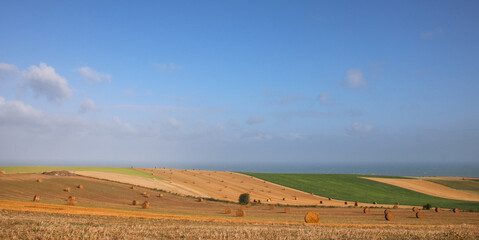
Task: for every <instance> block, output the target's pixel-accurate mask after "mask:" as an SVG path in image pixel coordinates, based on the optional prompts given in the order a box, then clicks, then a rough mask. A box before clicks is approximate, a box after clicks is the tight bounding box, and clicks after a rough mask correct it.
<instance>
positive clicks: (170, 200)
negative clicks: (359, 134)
mask: <svg viewBox="0 0 479 240" xmlns="http://www.w3.org/2000/svg"><path fill="white" fill-rule="evenodd" d="M39 176H42V177H43V180H44V181H43V182H42V183H38V182H36V181H35V180H36V179H37V178H38V177H39ZM79 184H82V185H83V186H84V188H83V189H79V188H76V187H75V186H77V185H79ZM130 186H131V185H129V184H122V183H117V182H112V181H105V180H100V179H94V178H88V177H83V176H44V175H40V174H6V175H3V176H2V177H1V178H0V189H1V190H2V191H0V209H5V210H14V211H32V212H44V213H59V214H75V215H99V216H124V217H134V218H138V217H139V218H152V219H180V220H194V221H214V222H217V221H220V222H240V223H262V224H263V223H278V224H279V223H282V224H289V225H291V224H304V216H305V214H306V213H307V212H309V211H315V212H318V213H319V214H320V216H321V222H320V225H331V226H364V227H365V226H378V225H384V226H389V225H404V226H406V225H407V226H412V225H417V226H423V225H442V224H474V225H477V224H479V213H473V212H460V213H453V212H451V211H442V212H440V213H435V212H433V211H426V212H424V215H425V216H424V218H422V219H417V218H416V217H415V215H414V213H413V212H412V211H411V209H392V211H393V212H394V214H395V215H396V219H395V220H394V221H392V222H388V221H386V220H385V219H384V213H383V211H384V209H382V208H379V207H378V208H371V213H370V214H364V213H363V211H362V208H355V207H352V206H350V207H341V208H340V207H325V206H322V207H291V208H290V209H291V211H290V213H285V212H284V209H283V208H279V207H278V208H275V209H274V210H270V208H269V206H268V205H263V204H261V205H253V206H251V207H247V208H246V209H245V211H246V217H243V218H239V217H236V216H235V214H234V213H235V211H236V210H237V209H239V205H238V204H234V203H228V202H219V201H210V200H205V201H204V202H198V201H197V200H196V198H190V197H184V196H179V195H175V194H171V193H166V192H160V191H158V190H152V189H148V188H143V187H137V188H135V189H134V190H132V189H130ZM65 187H71V192H69V193H67V192H64V191H63V189H64V188H65ZM144 192H146V193H147V194H149V195H150V197H148V198H146V197H144V196H143V195H142V193H144ZM159 193H162V194H163V197H162V198H160V197H157V196H158V195H159ZM34 195H38V196H40V202H32V199H33V196H34ZM68 196H74V197H75V198H76V201H77V202H78V203H77V205H76V206H67V205H66V199H67V198H68ZM133 200H137V201H139V202H140V203H142V202H143V201H145V200H148V201H149V202H150V208H149V209H142V208H141V206H134V205H132V201H133ZM343 204H344V203H343ZM226 208H231V209H232V210H233V211H232V213H231V214H225V209H226Z"/></svg>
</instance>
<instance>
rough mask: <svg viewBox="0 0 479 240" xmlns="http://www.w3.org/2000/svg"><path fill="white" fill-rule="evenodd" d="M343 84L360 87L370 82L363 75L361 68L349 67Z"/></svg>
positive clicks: (354, 87) (352, 87)
mask: <svg viewBox="0 0 479 240" xmlns="http://www.w3.org/2000/svg"><path fill="white" fill-rule="evenodd" d="M343 84H344V85H345V86H346V87H348V88H351V89H358V88H361V87H364V86H366V85H367V84H368V81H367V80H366V79H365V78H364V76H363V71H362V70H361V69H349V70H348V71H347V72H346V77H345V78H344V81H343Z"/></svg>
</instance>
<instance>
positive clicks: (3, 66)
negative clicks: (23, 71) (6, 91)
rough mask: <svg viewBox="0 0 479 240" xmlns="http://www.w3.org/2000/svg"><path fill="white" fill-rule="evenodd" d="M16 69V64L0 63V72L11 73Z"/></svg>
mask: <svg viewBox="0 0 479 240" xmlns="http://www.w3.org/2000/svg"><path fill="white" fill-rule="evenodd" d="M16 71H18V68H17V66H15V65H13V64H8V63H0V72H4V73H12V72H16Z"/></svg>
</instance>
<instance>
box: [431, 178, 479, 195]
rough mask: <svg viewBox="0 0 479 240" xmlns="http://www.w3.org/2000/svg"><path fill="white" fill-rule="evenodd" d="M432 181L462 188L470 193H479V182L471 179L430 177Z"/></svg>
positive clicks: (458, 188)
mask: <svg viewBox="0 0 479 240" xmlns="http://www.w3.org/2000/svg"><path fill="white" fill-rule="evenodd" d="M428 181H430V182H434V183H439V184H441V185H444V186H447V187H450V188H454V189H457V190H462V191H466V192H470V193H475V194H479V182H476V181H471V180H458V181H454V180H436V179H428Z"/></svg>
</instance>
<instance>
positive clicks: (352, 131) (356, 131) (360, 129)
mask: <svg viewBox="0 0 479 240" xmlns="http://www.w3.org/2000/svg"><path fill="white" fill-rule="evenodd" d="M372 130H373V126H371V125H368V124H364V123H359V122H355V123H353V124H352V125H351V126H350V127H349V128H348V129H347V130H346V133H347V134H348V135H351V136H354V135H364V134H367V133H369V132H371V131H372Z"/></svg>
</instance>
